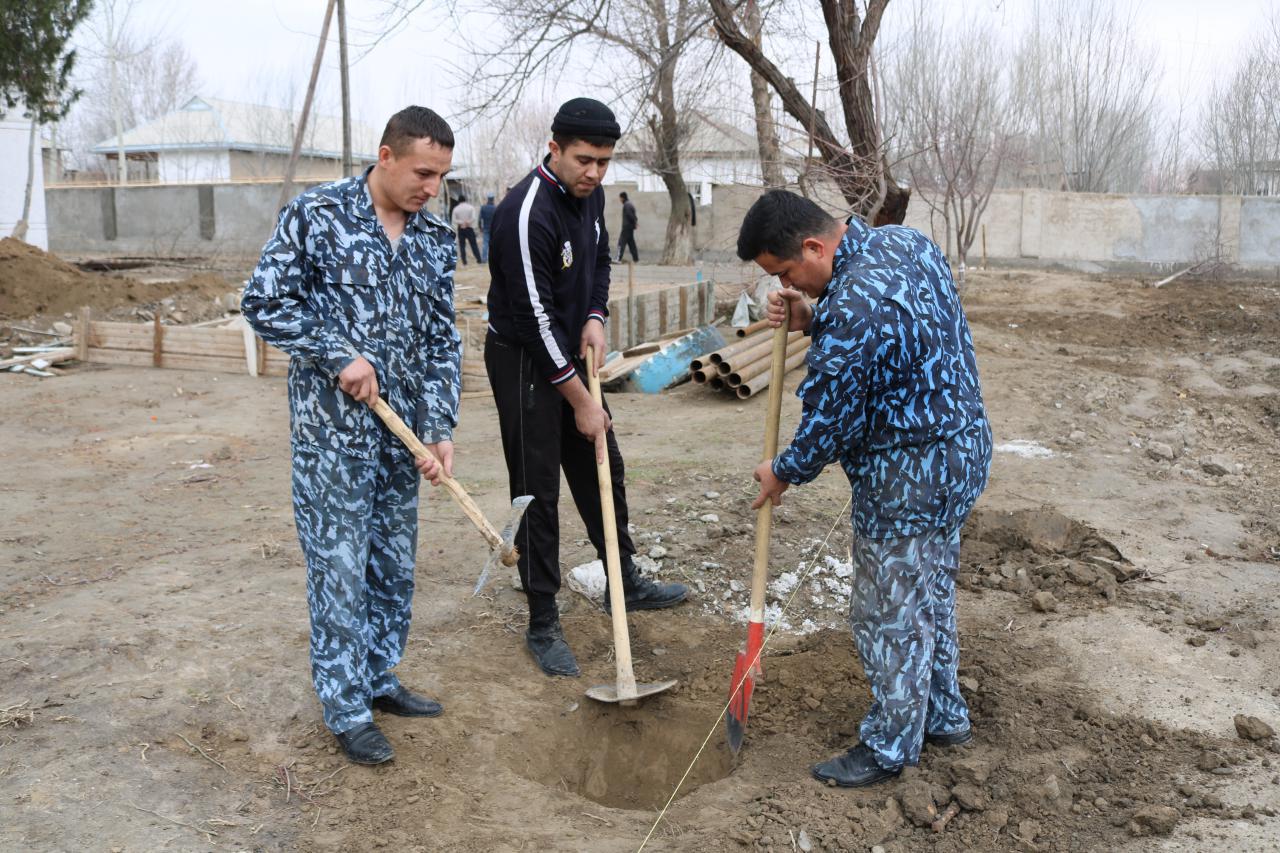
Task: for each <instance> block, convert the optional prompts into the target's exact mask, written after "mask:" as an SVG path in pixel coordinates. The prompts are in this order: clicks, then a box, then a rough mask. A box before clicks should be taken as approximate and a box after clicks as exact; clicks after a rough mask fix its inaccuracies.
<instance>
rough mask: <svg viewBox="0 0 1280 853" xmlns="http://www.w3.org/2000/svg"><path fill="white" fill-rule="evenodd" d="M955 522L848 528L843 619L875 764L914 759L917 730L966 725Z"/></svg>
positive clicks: (864, 733)
mask: <svg viewBox="0 0 1280 853" xmlns="http://www.w3.org/2000/svg"><path fill="white" fill-rule="evenodd" d="M959 563H960V529H959V528H958V527H957V528H956V529H955V530H952V531H946V530H943V529H940V528H938V529H933V530H927V531H925V532H923V533H920V534H918V535H915V536H904V537H900V538H895V539H863V538H861V537H859V536H857V535H856V534H855V536H854V547H853V565H854V576H853V601H852V604H851V607H850V611H849V622H850V624H851V625H852V627H853V640H854V644H855V645H856V646H857V647H858V656H859V657H861V658H862V668H863V670H864V671H865V672H866V674H867V680H868V681H870V682H871V695H872V699H873V700H874V701H873V702H872V703H871V709H870V710H869V711H867V716H866V717H864V718H863V720H862V726H861V729H860V733H861V738H862V742H863V743H864V744H866V745H867V746H869V747H870V748H871V749H872V750H873V751H874V752H875V753H876V758H877V760H878V761H879V762H880V764H881V766H883V767H885V768H888V769H893V768H897V767H902V766H903V765H915V764H917V763H919V761H920V749H921V747H922V746H923V742H924V736H925V733H926V732H928V733H929V734H953V733H956V732H962V731H964V730H965V729H967V728H968V727H969V706H968V705H966V704H965V701H964V697H963V696H961V695H960V685H959V683H958V681H957V679H956V667H957V666H958V664H959V658H960V647H959V644H958V643H957V640H956V571H957V569H958V567H959Z"/></svg>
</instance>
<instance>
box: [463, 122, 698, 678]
mask: <svg viewBox="0 0 1280 853" xmlns="http://www.w3.org/2000/svg"><path fill="white" fill-rule="evenodd" d="M551 134H552V137H551V142H550V143H549V144H548V146H547V147H548V149H549V151H550V154H549V155H548V156H547V157H546V158H544V159H543V161H542V163H541V164H540V165H539V166H538V167H537V168H536V169H534V170H533V171H532V172H531V173H530V174H529V175H528V177H526V178H525V179H524V180H523V181H521V182H520V183H518V184H516V185H515V187H513V188H512V189H511V191H510V192H509V193H507V195H506V197H505V198H503V200H502V202H501V203H500V204H499V205H498V209H497V211H495V213H494V216H493V242H492V244H491V246H490V252H489V274H490V276H491V279H492V281H491V284H490V286H489V298H488V305H489V334H488V337H487V338H486V340H485V351H484V361H485V368H486V369H487V371H488V374H489V384H490V385H491V386H492V387H493V397H494V402H495V404H496V406H497V409H498V424H499V429H500V431H501V433H502V450H503V454H504V455H505V456H506V460H507V473H508V479H509V481H510V487H511V494H512V496H513V497H514V496H516V495H533V497H534V502H533V503H532V504H531V505H530V506H529V509H528V511H527V512H526V513H525V517H524V521H523V523H522V524H521V526H520V530H519V531H517V533H516V544H517V547H519V549H520V564H519V570H520V580H521V582H522V583H523V585H524V590H525V595H526V596H527V597H528V600H529V630H528V632H527V633H526V634H525V644H526V645H527V646H528V648H529V651H530V652H532V653H533V656H534V658H535V659H536V660H537V661H538V665H539V666H540V667H542V670H543V671H544V672H545V673H547V674H548V675H567V676H573V675H577V674H578V663H577V661H576V660H575V659H574V656H573V652H572V651H570V649H569V645H568V643H566V642H565V639H564V632H563V631H562V630H561V627H560V616H559V610H558V609H557V607H556V593H557V592H559V590H560V559H559V558H560V526H559V514H558V509H557V503H558V501H559V497H560V471H561V469H562V468H563V470H564V476H565V480H566V481H567V482H568V483H569V491H570V492H571V493H572V494H573V501H574V503H575V504H576V505H577V508H578V513H579V515H581V517H582V522H583V524H584V525H585V526H586V528H587V535H588V536H589V537H590V539H591V544H592V545H594V546H595V548H596V553H597V554H599V556H600V558H601V559H604V554H605V544H604V522H603V518H602V515H601V511H600V488H599V482H598V480H597V479H596V464H597V461H602V460H603V459H604V455H605V453H608V455H609V464H610V470H611V471H612V473H613V502H614V508H615V512H616V515H617V528H618V549H619V552H620V554H621V557H622V575H623V591H624V593H625V598H626V608H627V610H628V611H631V610H651V609H656V608H661V607H671V606H672V605H675V604H677V603H678V602H681V601H683V600H684V599H685V598H686V597H687V596H688V593H689V591H688V589H687V588H686V587H685V586H684V585H682V584H658V583H654V582H652V581H650V580H648V579H646V578H644V577H642V576H641V574H640V571H639V569H638V568H637V567H636V565H635V562H634V561H633V559H632V558H633V557H634V555H635V551H636V549H635V545H634V544H633V543H632V541H631V536H630V535H629V534H628V532H627V496H626V489H625V487H624V485H623V483H624V478H623V467H622V454H621V453H620V452H619V450H618V443H617V441H616V440H615V439H614V435H613V430H612V421H611V419H610V415H609V410H608V408H607V407H601V406H599V405H597V404H596V403H595V401H594V400H592V399H591V394H590V392H588V390H587V383H586V379H585V371H586V370H588V369H589V370H592V371H595V370H598V369H599V367H600V366H601V365H602V364H603V363H604V341H605V335H604V324H605V322H606V320H607V318H608V316H609V309H608V302H609V233H608V231H607V230H606V228H605V224H604V221H605V219H604V190H603V189H601V186H600V182H601V180H602V179H603V178H604V174H605V170H606V169H607V168H608V167H609V161H610V160H611V159H612V157H613V148H614V145H615V144H616V143H617V141H618V137H619V136H621V131H620V129H619V127H618V122H617V120H616V119H615V118H614V116H613V113H612V112H611V111H610V110H609V108H608V107H606V106H605V105H604V104H602V103H600V102H599V101H595V100H592V99H590V98H574V99H573V100H571V101H568V102H566V103H565V104H564V105H562V106H561V107H560V110H559V112H557V113H556V117H555V120H554V121H553V122H552V124H551ZM588 345H590V346H591V347H592V348H593V349H594V351H595V360H594V362H593V363H592V364H590V365H588V364H587V363H586V354H587V347H588ZM608 606H609V602H608V599H606V607H608Z"/></svg>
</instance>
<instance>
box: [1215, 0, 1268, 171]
mask: <svg viewBox="0 0 1280 853" xmlns="http://www.w3.org/2000/svg"><path fill="white" fill-rule="evenodd" d="M1266 29H1267V33H1266V35H1265V36H1263V37H1260V38H1258V39H1256V40H1255V41H1254V43H1253V44H1252V45H1250V46H1249V47H1248V49H1247V50H1246V51H1245V52H1244V54H1243V55H1242V56H1241V58H1240V59H1239V61H1238V63H1237V64H1236V67H1235V69H1234V71H1233V72H1232V74H1231V77H1230V78H1229V79H1227V80H1225V81H1223V82H1221V83H1220V84H1219V85H1217V86H1215V87H1214V90H1213V92H1212V94H1211V95H1210V96H1209V100H1208V102H1207V106H1206V107H1205V109H1204V111H1203V113H1202V115H1201V117H1200V131H1201V135H1202V137H1203V140H1204V149H1205V153H1206V154H1207V156H1208V157H1209V158H1210V160H1211V161H1212V163H1213V164H1214V166H1215V167H1216V169H1217V170H1218V173H1219V175H1220V177H1221V183H1222V186H1221V190H1222V191H1223V192H1230V193H1240V194H1245V195H1248V194H1254V193H1268V192H1269V193H1280V46H1278V45H1277V44H1276V39H1277V38H1280V15H1277V16H1276V17H1273V18H1272V19H1271V21H1270V22H1269V26H1268V27H1267V28H1266ZM1269 181H1270V182H1276V185H1274V186H1270V185H1269Z"/></svg>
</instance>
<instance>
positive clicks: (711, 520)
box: [698, 512, 720, 524]
mask: <svg viewBox="0 0 1280 853" xmlns="http://www.w3.org/2000/svg"><path fill="white" fill-rule="evenodd" d="M698 521H701V522H704V523H706V524H718V523H719V522H720V516H718V515H716V514H715V513H714V512H708V513H704V514H702V515H700V516H698Z"/></svg>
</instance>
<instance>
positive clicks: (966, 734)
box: [924, 727, 973, 746]
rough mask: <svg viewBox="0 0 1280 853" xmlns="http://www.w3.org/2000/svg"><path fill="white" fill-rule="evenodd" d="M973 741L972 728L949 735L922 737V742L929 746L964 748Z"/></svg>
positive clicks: (927, 735)
mask: <svg viewBox="0 0 1280 853" xmlns="http://www.w3.org/2000/svg"><path fill="white" fill-rule="evenodd" d="M972 740H973V728H972V727H969V728H967V729H965V730H964V731H962V732H952V733H951V734H940V735H931V734H926V735H925V736H924V742H925V743H926V744H928V745H929V746H964V745H965V744H966V743H969V742H970V741H972Z"/></svg>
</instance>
